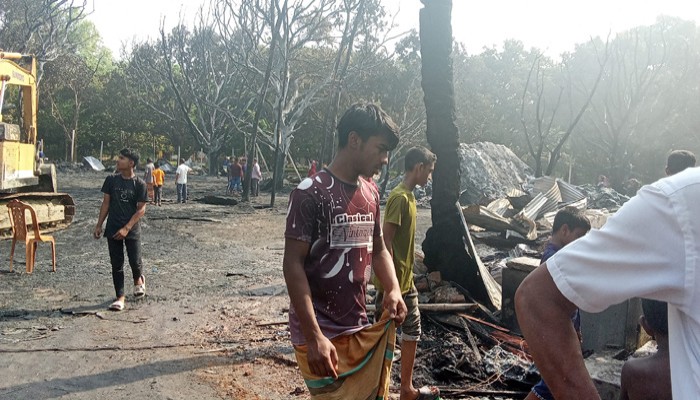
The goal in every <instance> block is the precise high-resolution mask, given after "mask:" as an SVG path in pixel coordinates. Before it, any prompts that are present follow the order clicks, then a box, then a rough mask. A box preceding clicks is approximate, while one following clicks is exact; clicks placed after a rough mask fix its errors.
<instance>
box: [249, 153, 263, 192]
mask: <svg viewBox="0 0 700 400" xmlns="http://www.w3.org/2000/svg"><path fill="white" fill-rule="evenodd" d="M261 180H262V171H260V164H258V159H257V157H256V158H253V172H252V173H251V175H250V192H251V194H252V196H253V197H258V195H259V194H260V181H261Z"/></svg>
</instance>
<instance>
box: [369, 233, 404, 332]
mask: <svg viewBox="0 0 700 400" xmlns="http://www.w3.org/2000/svg"><path fill="white" fill-rule="evenodd" d="M372 267H373V268H374V273H375V275H377V279H379V282H380V283H381V284H382V287H383V288H384V303H383V306H384V309H385V310H386V311H388V312H389V318H392V319H393V320H394V321H396V323H397V324H401V323H402V322H403V320H404V319H405V318H406V304H405V303H404V301H403V297H402V296H401V287H400V286H399V281H398V279H396V270H395V269H394V261H393V260H392V258H391V256H390V255H389V252H388V251H387V249H386V247H385V246H384V240H382V238H381V237H379V238H375V239H374V242H373V249H372Z"/></svg>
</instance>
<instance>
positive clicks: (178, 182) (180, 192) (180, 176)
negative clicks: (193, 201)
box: [175, 158, 192, 204]
mask: <svg viewBox="0 0 700 400" xmlns="http://www.w3.org/2000/svg"><path fill="white" fill-rule="evenodd" d="M190 171H192V168H190V167H188V166H187V164H185V159H184V158H181V159H180V165H178V167H177V170H176V171H175V188H176V190H177V202H178V203H183V204H184V203H187V174H189V173H190Z"/></svg>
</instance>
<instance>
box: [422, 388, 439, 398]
mask: <svg viewBox="0 0 700 400" xmlns="http://www.w3.org/2000/svg"><path fill="white" fill-rule="evenodd" d="M439 398H440V389H438V388H436V387H435V386H423V387H422V388H420V389H418V397H416V400H436V399H439Z"/></svg>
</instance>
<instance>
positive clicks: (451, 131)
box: [420, 0, 492, 306]
mask: <svg viewBox="0 0 700 400" xmlns="http://www.w3.org/2000/svg"><path fill="white" fill-rule="evenodd" d="M422 2H423V4H424V5H425V7H424V8H422V9H421V10H420V42H421V62H422V69H421V75H422V82H421V85H422V87H423V93H424V101H425V111H426V121H427V137H428V143H429V144H430V147H431V148H432V151H433V152H434V153H435V154H436V155H437V163H436V164H435V171H434V172H433V198H432V200H431V201H430V205H431V208H432V214H431V216H432V223H433V226H432V227H431V228H430V229H429V230H428V232H427V233H426V238H425V241H424V242H423V251H424V253H425V264H426V266H428V268H429V269H431V270H438V271H440V272H441V274H442V277H443V279H445V280H448V281H453V282H456V283H458V284H459V285H461V286H462V287H464V288H466V289H467V291H468V292H469V294H470V296H471V297H472V298H473V299H474V300H476V301H479V302H481V303H482V304H484V305H488V306H492V304H491V301H490V299H489V294H488V292H487V290H486V288H485V287H484V282H483V280H482V279H481V276H480V272H479V267H478V264H477V262H476V260H475V258H474V257H472V256H471V255H470V254H469V253H468V251H467V248H466V241H467V239H468V238H467V237H466V235H468V232H467V231H465V230H464V227H463V226H462V216H461V209H460V207H459V203H458V200H459V191H460V159H459V153H458V151H457V149H458V148H459V132H458V131H457V126H456V124H455V101H454V84H453V77H452V24H451V17H452V1H448V0H422Z"/></svg>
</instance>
